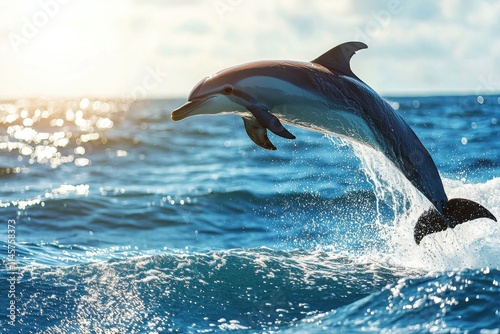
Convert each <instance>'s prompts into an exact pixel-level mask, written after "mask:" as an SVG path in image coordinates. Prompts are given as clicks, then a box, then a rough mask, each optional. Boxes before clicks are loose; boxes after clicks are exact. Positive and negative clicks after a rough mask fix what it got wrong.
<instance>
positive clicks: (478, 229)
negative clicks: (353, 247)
mask: <svg viewBox="0 0 500 334" xmlns="http://www.w3.org/2000/svg"><path fill="white" fill-rule="evenodd" d="M349 145H350V146H351V147H352V149H353V151H354V154H355V155H356V156H357V157H358V159H359V160H360V162H361V164H362V166H363V171H364V173H365V174H366V176H367V179H368V180H369V182H370V183H371V184H372V185H373V189H374V192H375V195H376V197H377V206H379V204H380V203H381V202H384V203H385V204H387V205H388V206H389V207H390V208H391V209H392V211H393V212H394V219H393V221H392V222H390V223H389V224H387V222H382V217H381V216H379V217H378V218H377V220H379V221H378V222H377V224H379V226H380V227H381V229H382V231H383V232H382V235H381V237H382V238H384V239H385V245H384V249H374V250H367V252H366V253H365V254H364V255H362V256H361V258H360V260H362V261H365V260H369V261H373V260H375V261H382V262H387V263H390V264H391V265H396V266H398V267H399V266H402V267H407V268H415V269H422V270H426V271H442V270H453V269H465V268H486V267H489V268H500V243H499V242H498V240H500V223H496V222H494V221H492V220H490V219H484V218H483V219H477V220H474V221H471V222H467V223H464V224H461V225H459V226H457V227H456V228H454V229H448V230H446V231H444V232H440V233H435V234H432V235H429V236H426V237H425V238H424V239H423V240H422V242H421V244H420V245H419V246H418V245H416V244H415V241H414V239H413V227H414V226H415V223H416V221H417V220H418V218H419V217H420V215H421V214H422V213H423V212H424V211H425V210H427V209H428V208H429V207H431V204H430V202H429V201H428V200H427V199H426V198H425V197H424V196H423V195H422V194H420V193H419V191H418V190H417V189H416V188H415V187H414V186H413V185H411V183H410V182H409V181H408V180H406V178H404V176H403V175H402V174H401V173H400V172H399V171H398V170H397V169H396V167H395V166H394V165H393V164H392V163H391V162H390V161H389V160H388V159H387V158H385V157H384V156H383V154H382V153H380V152H377V151H374V150H372V149H369V148H366V147H364V146H362V145H359V144H351V143H349ZM443 183H444V188H445V191H446V193H447V195H448V198H466V199H469V200H472V201H475V202H477V203H480V204H481V205H483V206H484V207H486V208H487V209H489V210H490V211H491V212H492V213H493V215H495V216H496V217H500V178H494V179H492V180H489V181H487V182H484V183H477V184H473V183H464V182H462V181H457V180H451V179H445V178H443Z"/></svg>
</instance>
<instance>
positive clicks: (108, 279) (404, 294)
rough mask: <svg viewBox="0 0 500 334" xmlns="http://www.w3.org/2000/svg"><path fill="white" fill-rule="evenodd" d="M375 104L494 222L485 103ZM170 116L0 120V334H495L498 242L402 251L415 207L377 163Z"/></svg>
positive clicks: (485, 225) (497, 105)
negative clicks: (264, 143)
mask: <svg viewBox="0 0 500 334" xmlns="http://www.w3.org/2000/svg"><path fill="white" fill-rule="evenodd" d="M388 100H389V101H390V103H391V105H392V106H393V107H394V108H395V109H396V110H397V112H398V113H400V114H401V115H402V116H403V117H404V119H405V120H406V121H407V123H408V124H409V125H410V126H411V127H412V128H413V129H414V131H415V132H416V133H417V135H418V136H419V138H420V139H421V141H422V142H423V144H424V145H425V146H426V148H427V149H428V150H429V151H430V153H431V155H432V157H433V158H434V160H435V162H436V165H437V167H438V169H439V171H440V173H441V176H442V178H443V181H444V185H445V189H446V192H447V194H448V196H449V197H450V198H453V197H464V198H467V199H470V200H473V201H476V202H478V203H481V204H482V205H484V206H485V207H486V208H488V209H489V210H490V211H491V212H492V213H493V214H494V215H496V216H497V217H500V125H499V121H500V97H499V96H492V95H491V96H490V95H488V96H438V97H395V98H388ZM183 102H184V101H183V100H182V99H167V100H143V101H121V100H116V99H97V98H78V99H60V100H59V99H21V100H4V101H1V102H0V123H1V127H0V182H1V188H0V191H1V192H0V212H1V214H0V222H1V226H2V227H1V229H0V246H1V254H2V255H1V260H2V263H1V268H0V281H1V284H0V328H1V330H2V331H3V332H5V333H163V332H165V333H170V332H174V333H215V332H222V331H234V332H241V333H247V332H252V333H269V332H274V333H315V332H331V333H341V332H344V333H357V332H367V333H407V332H426V333H427V332H439V333H499V332H500V330H499V328H500V314H499V313H500V303H499V300H500V287H499V281H500V223H495V222H494V221H491V220H487V219H480V220H475V221H473V222H469V223H465V224H462V225H460V226H458V227H456V228H455V229H453V230H447V231H445V232H441V233H438V234H434V235H431V236H427V237H425V238H424V239H423V241H422V243H421V244H420V246H417V245H416V244H415V242H414V240H413V226H414V224H415V222H416V220H417V219H418V217H419V216H420V215H421V214H422V213H423V212H424V211H425V210H426V209H428V208H429V207H430V203H429V202H428V201H427V200H426V199H425V198H424V197H423V196H422V195H421V194H419V192H418V191H417V190H416V189H415V188H414V187H413V186H412V185H411V184H410V183H409V181H407V180H406V179H404V178H403V177H402V176H401V174H400V173H399V172H398V171H397V170H396V169H395V168H394V167H393V166H392V164H391V163H390V162H389V161H388V160H386V159H385V158H384V157H383V156H382V155H381V154H380V153H378V152H375V151H373V150H371V149H369V148H365V147H362V146H359V145H357V144H353V143H349V142H346V141H343V140H339V139H337V138H334V137H331V136H326V135H323V134H320V133H314V132H309V131H305V130H302V129H298V128H294V127H288V128H289V129H290V130H291V132H293V133H294V135H296V136H297V139H296V140H287V139H283V138H280V137H277V136H274V135H272V134H270V139H271V141H272V142H273V143H274V144H275V145H276V147H277V148H278V150H277V151H272V152H271V151H266V150H264V149H261V148H259V147H257V146H256V145H255V144H254V143H253V142H252V141H251V140H250V139H249V138H248V137H247V135H246V133H245V130H244V127H243V122H242V120H241V118H239V117H238V116H231V115H227V116H218V117H210V116H200V117H192V118H189V119H187V120H184V121H182V122H179V123H174V122H172V121H171V119H170V113H171V110H173V109H174V108H176V107H178V106H179V105H181V104H182V103H183Z"/></svg>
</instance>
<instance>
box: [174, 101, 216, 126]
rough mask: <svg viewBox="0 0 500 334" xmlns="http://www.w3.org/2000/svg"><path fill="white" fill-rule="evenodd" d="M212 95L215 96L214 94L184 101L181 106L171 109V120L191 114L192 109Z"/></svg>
mask: <svg viewBox="0 0 500 334" xmlns="http://www.w3.org/2000/svg"><path fill="white" fill-rule="evenodd" d="M212 97H215V96H209V97H207V98H200V99H194V100H191V101H188V102H186V103H184V104H183V105H182V106H180V107H179V108H177V109H175V110H174V111H172V115H171V117H172V120H173V121H176V122H177V121H180V120H183V119H184V118H186V117H189V116H191V115H192V114H193V111H194V110H196V109H197V108H198V107H200V106H201V105H202V104H204V103H205V102H207V101H208V100H210V99H211V98H212Z"/></svg>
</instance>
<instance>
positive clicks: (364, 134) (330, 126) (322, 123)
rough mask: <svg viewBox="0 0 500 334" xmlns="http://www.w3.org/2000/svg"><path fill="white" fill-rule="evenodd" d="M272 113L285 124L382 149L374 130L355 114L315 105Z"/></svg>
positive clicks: (286, 108) (280, 108)
mask: <svg viewBox="0 0 500 334" xmlns="http://www.w3.org/2000/svg"><path fill="white" fill-rule="evenodd" d="M272 113H273V114H275V115H277V116H278V115H279V116H278V117H279V118H280V119H281V120H282V121H283V122H284V123H287V124H290V125H293V126H297V127H300V128H304V129H307V130H312V131H316V132H321V133H325V134H330V135H334V136H338V137H343V138H344V139H347V140H354V141H357V142H359V143H361V144H364V145H368V146H371V147H373V148H375V149H380V143H379V140H378V139H377V138H378V137H377V136H376V134H375V133H374V132H373V130H372V128H371V127H370V126H369V125H368V124H367V123H366V121H365V120H364V119H363V118H362V117H360V116H358V115H355V114H353V113H350V112H347V111H342V110H334V109H328V108H325V106H324V105H315V104H314V103H313V104H307V105H301V104H294V105H281V106H276V107H275V108H273V110H272Z"/></svg>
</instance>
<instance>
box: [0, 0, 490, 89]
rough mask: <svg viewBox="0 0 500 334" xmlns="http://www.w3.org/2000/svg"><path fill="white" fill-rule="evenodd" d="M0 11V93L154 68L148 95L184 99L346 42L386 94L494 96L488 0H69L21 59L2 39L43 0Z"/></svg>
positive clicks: (99, 84) (118, 81)
mask: <svg viewBox="0 0 500 334" xmlns="http://www.w3.org/2000/svg"><path fill="white" fill-rule="evenodd" d="M50 1H58V0H45V2H50ZM0 9H1V10H0V32H1V33H2V34H1V35H0V57H1V58H2V62H1V63H0V70H1V71H2V78H0V94H3V96H20V95H28V96H29V95H34V94H49V95H85V94H93V95H114V96H116V95H118V96H120V95H126V94H128V93H129V92H130V90H131V89H133V87H136V86H137V85H138V84H140V82H141V80H142V79H143V77H144V76H145V75H146V74H147V69H148V68H156V67H159V68H161V70H162V72H164V73H167V75H166V78H165V80H163V81H162V82H161V83H160V84H159V85H158V87H157V88H156V89H154V90H151V91H148V94H149V96H177V97H178V96H181V97H182V96H186V95H187V94H188V93H189V91H190V90H191V88H192V86H193V85H194V84H196V82H198V80H199V79H201V78H202V77H204V76H206V75H210V74H212V73H214V72H216V71H218V70H220V69H222V68H225V67H228V66H232V65H235V64H238V63H243V62H248V61H253V60H259V59H295V60H310V59H313V58H315V57H316V56H318V55H319V54H321V53H323V52H325V51H326V50H328V49H329V48H331V47H333V46H335V45H336V44H339V43H341V42H345V41H348V40H354V39H359V40H363V41H365V42H366V43H367V44H368V45H369V49H368V50H363V51H360V52H359V54H358V55H356V56H355V58H353V61H352V62H353V64H352V65H353V68H354V71H355V72H356V73H357V74H358V75H359V76H360V77H361V78H363V79H364V80H365V81H366V82H368V83H370V84H371V85H373V86H374V88H376V89H377V90H378V91H380V92H382V93H384V94H393V93H398V94H440V93H443V92H469V93H475V92H476V91H477V92H480V93H493V92H498V91H500V87H499V85H500V77H499V76H498V75H497V74H496V73H500V67H499V65H500V64H498V60H497V59H500V57H499V56H500V45H499V43H496V40H497V36H496V34H497V32H498V31H500V23H499V22H498V19H497V18H498V17H500V3H497V2H494V1H487V0H481V1H475V2H472V1H459V0H442V1H439V2H436V1H431V0H423V1H416V0H376V1H369V2H367V1H362V0H353V1H341V2H339V1H329V2H328V1H320V0H310V1H306V0H296V1H285V0H276V1H249V0H209V1H201V0H193V1H168V2H167V1H160V0H147V1H139V0H123V1H118V0H110V1H106V2H101V1H98V0H87V1H85V2H68V4H67V5H64V6H63V5H61V7H60V11H59V12H58V14H57V15H56V16H55V17H54V18H53V19H51V20H50V22H48V23H47V25H46V27H43V29H40V32H39V33H38V34H37V36H36V37H34V38H32V39H30V40H29V43H28V44H27V45H26V46H24V45H23V48H22V50H21V51H20V52H18V53H16V52H14V50H13V48H12V43H11V41H10V40H9V36H11V35H12V32H17V33H19V32H20V31H21V29H22V25H23V22H24V21H23V20H24V19H25V18H27V19H30V18H31V17H32V15H33V14H34V13H36V12H37V11H40V2H39V1H26V2H16V3H15V4H14V3H12V2H11V1H9V2H7V0H0Z"/></svg>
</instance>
